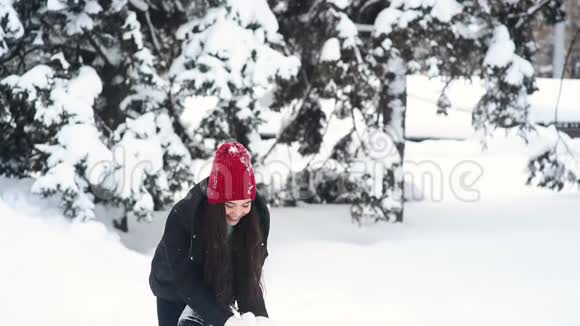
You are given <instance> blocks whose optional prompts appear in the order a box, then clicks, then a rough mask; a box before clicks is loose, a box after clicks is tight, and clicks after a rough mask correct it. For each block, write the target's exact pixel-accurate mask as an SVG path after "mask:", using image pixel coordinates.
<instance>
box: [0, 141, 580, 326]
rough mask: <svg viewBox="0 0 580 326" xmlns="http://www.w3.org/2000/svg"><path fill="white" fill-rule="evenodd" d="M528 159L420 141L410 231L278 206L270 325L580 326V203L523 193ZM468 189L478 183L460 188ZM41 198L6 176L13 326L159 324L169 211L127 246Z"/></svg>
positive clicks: (6, 301)
mask: <svg viewBox="0 0 580 326" xmlns="http://www.w3.org/2000/svg"><path fill="white" fill-rule="evenodd" d="M500 143H501V144H502V145H500ZM575 145H580V144H578V143H575ZM575 148H576V149H580V146H576V147H575ZM523 152H524V151H523V149H522V145H521V144H520V143H518V142H514V141H512V142H502V141H499V140H498V141H497V142H492V144H491V146H490V150H489V151H488V152H486V153H483V154H482V153H480V152H479V147H478V146H477V144H475V143H470V142H454V141H442V142H423V143H409V145H408V146H407V159H408V162H407V163H408V164H407V167H406V168H407V171H409V172H413V171H414V173H415V174H420V173H421V171H424V170H427V171H428V172H429V173H428V174H427V175H435V176H436V178H434V179H433V180H435V181H434V182H433V183H431V184H430V183H429V182H422V181H417V180H419V178H416V180H415V183H417V188H418V189H420V192H421V193H423V195H424V197H425V200H424V201H414V202H410V203H409V204H408V205H407V206H406V212H405V219H406V221H405V223H404V224H402V225H393V224H379V225H372V226H365V227H362V228H358V227H356V226H355V225H353V224H352V223H351V222H350V220H349V217H348V207H346V206H339V205H330V206H302V207H298V208H273V209H272V211H271V214H272V229H271V234H270V237H271V238H270V253H271V254H270V257H269V258H268V261H267V263H266V267H265V268H266V270H265V283H266V296H267V305H268V308H269V311H270V314H271V316H272V317H273V319H274V320H275V321H277V323H278V325H280V326H286V325H287V326H295V325H301V326H310V325H312V326H322V325H324V326H326V325H334V326H342V325H345V326H346V325H348V326H352V325H397V326H407V325H409V326H410V325H413V326H415V325H417V326H419V325H421V326H427V325H442V326H456V325H457V326H459V325H461V326H465V325H470V326H474V325H485V326H489V325H494V326H496V325H506V326H507V325H510V326H513V325H525V326H533V325H546V326H547V325H550V326H552V325H558V326H568V325H569V326H577V325H580V311H579V310H578V306H579V304H580V252H579V251H578V250H579V249H578V248H580V218H579V216H580V215H579V214H578V212H580V194H578V193H572V192H568V193H560V194H556V193H551V192H547V191H541V190H533V189H527V188H525V187H523V186H522V185H521V181H522V180H523V177H524V175H523V167H524V165H523V164H525V155H524V154H523ZM451 153H456V154H453V155H450V154H451ZM426 162H430V163H426ZM465 162H468V163H465ZM469 162H471V163H469ZM458 166H459V168H457V167H458ZM454 171H455V172H454ZM457 171H459V172H457ZM455 174H457V175H455ZM462 176H463V177H462ZM475 176H479V177H477V178H475ZM455 178H458V179H457V180H455ZM465 178H467V180H469V179H474V180H476V181H475V182H474V183H473V184H471V183H470V182H468V184H469V187H467V188H466V187H460V188H457V187H456V185H457V184H461V182H462V181H461V180H463V179H465ZM426 180H430V179H426ZM472 181H473V180H472ZM28 187H30V182H29V181H15V180H9V179H0V214H1V215H2V217H1V218H0V256H1V257H2V266H3V268H2V269H0V288H1V289H2V291H0V306H2V307H3V309H1V310H2V314H1V315H0V320H2V322H1V324H2V325H7V326H20V325H23V326H24V325H26V326H28V325H59V326H60V325H64V326H78V325H95V326H96V325H98V326H114V325H123V326H126V325H139V326H154V325H156V315H155V306H154V298H153V297H152V295H151V293H150V291H149V288H148V283H147V276H148V272H149V263H150V259H151V254H152V251H153V250H154V247H155V245H156V243H157V241H158V239H159V237H160V235H161V232H162V227H163V223H164V221H163V219H164V217H165V213H160V214H159V215H158V219H157V220H156V221H155V222H154V223H152V224H138V225H131V226H130V227H131V228H132V232H131V233H130V234H128V235H121V236H118V235H117V234H115V233H114V232H111V228H110V226H109V225H110V218H111V215H110V214H111V212H110V211H104V210H101V211H99V212H97V213H98V215H99V216H100V221H97V222H92V223H85V224H69V223H66V222H64V219H63V218H62V217H61V216H60V214H59V213H58V210H57V208H56V205H55V202H53V201H49V200H39V199H37V198H35V197H32V196H31V195H29V194H28ZM458 189H459V190H458Z"/></svg>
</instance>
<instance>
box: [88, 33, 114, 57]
mask: <svg viewBox="0 0 580 326" xmlns="http://www.w3.org/2000/svg"><path fill="white" fill-rule="evenodd" d="M83 32H84V35H85V36H86V37H87V39H88V40H89V43H91V45H92V46H93V48H94V49H95V50H96V51H97V53H98V54H99V55H100V56H101V57H102V58H103V60H104V61H105V64H106V65H107V66H111V67H112V66H113V64H112V63H111V60H110V59H109V57H107V55H106V54H105V51H103V49H102V48H101V46H100V45H99V44H98V43H97V41H96V40H95V39H94V38H93V35H91V33H89V31H88V30H86V29H84V28H83Z"/></svg>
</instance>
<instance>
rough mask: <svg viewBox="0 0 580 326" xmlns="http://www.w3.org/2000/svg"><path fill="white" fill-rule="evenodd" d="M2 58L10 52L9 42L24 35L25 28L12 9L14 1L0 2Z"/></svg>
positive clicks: (0, 45) (0, 53) (0, 0)
mask: <svg viewBox="0 0 580 326" xmlns="http://www.w3.org/2000/svg"><path fill="white" fill-rule="evenodd" d="M0 17H2V26H0V57H1V56H3V55H4V54H5V53H6V52H8V45H7V44H6V41H7V40H11V39H19V38H21V37H22V36H23V35H24V26H22V22H21V21H20V19H19V18H18V13H17V12H16V10H14V8H13V7H12V0H0Z"/></svg>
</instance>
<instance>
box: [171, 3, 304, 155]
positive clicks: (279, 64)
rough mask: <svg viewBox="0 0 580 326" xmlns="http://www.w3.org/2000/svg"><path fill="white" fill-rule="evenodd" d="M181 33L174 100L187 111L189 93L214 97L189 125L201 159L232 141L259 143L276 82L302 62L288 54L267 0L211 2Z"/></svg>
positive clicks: (291, 74) (173, 70) (293, 72)
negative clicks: (209, 104) (180, 50)
mask: <svg viewBox="0 0 580 326" xmlns="http://www.w3.org/2000/svg"><path fill="white" fill-rule="evenodd" d="M177 35H178V38H179V39H180V40H183V44H182V52H181V55H180V56H179V57H177V58H176V60H175V61H174V62H173V65H172V67H171V70H170V76H171V77H170V78H171V79H172V81H173V86H172V96H174V97H176V98H178V99H179V100H178V101H176V104H177V105H178V106H179V107H180V110H181V111H184V110H186V109H188V108H187V100H188V98H190V97H191V96H197V97H213V98H215V107H213V108H210V109H209V110H207V111H205V112H203V111H201V110H199V111H200V115H202V117H196V118H197V123H196V124H195V125H192V124H191V123H189V124H188V125H187V128H189V129H191V130H192V131H193V135H189V136H190V138H191V143H192V144H195V146H197V148H196V149H197V152H198V153H199V157H207V156H208V155H210V154H211V152H213V151H214V150H215V149H216V148H217V146H218V145H219V144H220V143H221V142H224V141H226V140H229V139H236V140H237V141H239V142H241V143H242V144H244V145H245V146H247V147H249V148H250V149H251V148H252V146H253V145H254V144H256V143H259V142H260V138H259V134H258V132H257V127H258V126H259V125H260V124H261V123H263V119H262V116H263V111H264V110H269V105H268V103H267V96H268V94H269V93H271V92H272V91H273V90H274V87H275V84H274V81H275V80H276V79H280V80H290V79H292V78H294V76H295V75H296V73H297V71H298V68H299V66H300V62H299V60H298V58H296V57H293V56H286V55H285V54H284V52H283V50H284V42H283V39H282V37H281V35H280V34H278V23H277V20H276V17H275V16H274V14H273V13H272V12H271V10H270V8H269V7H268V5H267V3H266V1H265V0H263V1H259V0H255V1H249V2H245V1H241V0H229V1H213V2H209V7H208V8H207V11H206V13H205V15H203V16H202V17H199V18H194V19H192V20H191V21H189V22H188V23H187V24H185V25H184V26H182V28H181V29H180V30H179V31H178V34H177ZM189 109H193V110H195V109H196V108H195V107H193V108H189ZM202 112H203V113H202Z"/></svg>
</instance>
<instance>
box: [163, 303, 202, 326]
mask: <svg viewBox="0 0 580 326" xmlns="http://www.w3.org/2000/svg"><path fill="white" fill-rule="evenodd" d="M157 320H158V321H159V326H203V319H201V318H200V317H199V315H198V314H197V313H195V311H193V309H191V308H190V307H189V306H187V305H186V304H185V303H183V302H173V301H167V300H164V299H160V298H157Z"/></svg>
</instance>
